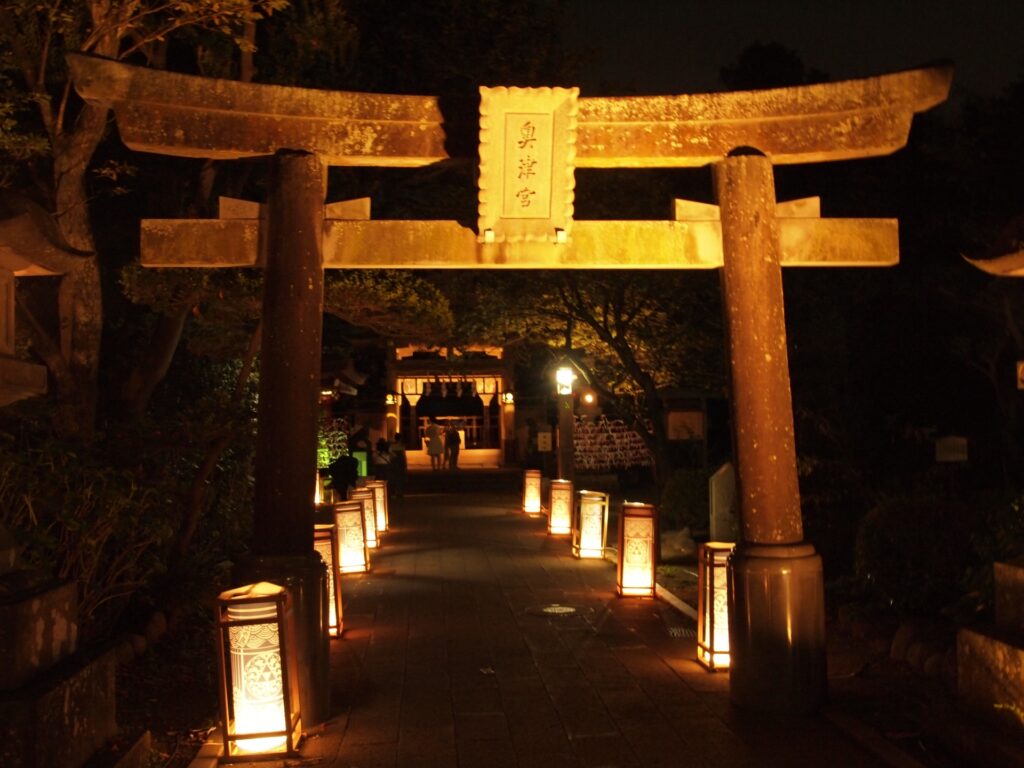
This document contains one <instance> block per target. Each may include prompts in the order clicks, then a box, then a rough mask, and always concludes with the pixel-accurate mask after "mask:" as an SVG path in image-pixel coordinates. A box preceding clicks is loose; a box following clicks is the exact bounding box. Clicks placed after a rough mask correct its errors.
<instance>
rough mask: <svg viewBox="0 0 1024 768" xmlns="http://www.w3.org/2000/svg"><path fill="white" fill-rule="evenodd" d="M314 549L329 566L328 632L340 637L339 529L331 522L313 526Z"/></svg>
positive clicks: (332, 635)
mask: <svg viewBox="0 0 1024 768" xmlns="http://www.w3.org/2000/svg"><path fill="white" fill-rule="evenodd" d="M313 549H315V550H316V551H317V554H319V555H320V558H321V559H322V560H323V561H324V565H326V566H327V610H328V617H327V633H328V634H329V635H330V636H331V637H340V636H341V631H342V620H341V616H342V614H341V578H340V576H341V574H340V573H339V571H338V529H337V527H335V526H334V525H331V524H316V525H314V526H313Z"/></svg>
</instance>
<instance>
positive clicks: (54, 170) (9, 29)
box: [0, 0, 285, 440]
mask: <svg viewBox="0 0 1024 768" xmlns="http://www.w3.org/2000/svg"><path fill="white" fill-rule="evenodd" d="M284 2H285V0H196V1H195V2H188V3H170V2H162V1H161V0H77V1H76V0H71V1H64V0H56V1H55V2H51V3H47V2H42V1H41V0H5V2H4V3H3V4H0V42H2V44H3V47H4V48H5V49H6V50H7V51H9V52H10V56H9V57H7V58H5V60H4V61H3V62H2V64H3V66H4V67H5V71H4V72H3V76H4V77H5V78H6V80H7V82H9V83H14V84H16V89H15V90H14V91H13V93H12V94H11V96H9V97H7V98H5V99H4V100H3V103H2V105H0V115H6V116H7V119H6V121H5V122H3V123H0V126H2V129H3V132H4V134H3V135H4V141H3V142H2V146H3V147H4V149H6V150H7V151H6V153H5V157H4V161H5V171H4V177H5V178H6V179H7V180H8V181H10V180H12V179H19V180H20V181H21V182H22V184H28V183H31V187H32V190H31V191H32V192H33V193H34V195H35V196H38V197H39V198H40V199H41V201H42V202H43V206H44V208H45V209H46V210H47V211H48V213H49V215H50V217H51V219H52V225H53V228H52V236H53V239H54V240H55V241H56V244H58V245H60V246H62V248H63V249H64V254H66V255H60V256H53V257H52V261H54V262H55V263H51V264H47V266H48V267H50V268H51V269H53V270H54V271H56V272H59V273H60V274H62V275H63V278H62V280H61V285H60V296H59V311H60V338H59V339H53V338H47V335H45V334H43V333H42V332H41V330H40V329H41V328H42V326H41V325H40V324H38V323H35V324H33V328H35V329H37V332H36V333H35V339H34V342H35V344H36V345H37V346H38V347H39V348H40V352H41V354H42V357H43V358H44V360H45V362H46V363H47V365H48V367H49V368H50V370H51V372H52V373H53V376H54V380H55V381H56V383H57V398H58V403H59V408H58V420H59V426H60V428H61V430H62V432H63V433H64V434H65V436H69V437H70V436H74V437H78V438H81V439H84V440H90V439H91V438H92V435H93V430H94V427H95V412H96V400H97V389H96V387H97V371H98V365H99V350H100V341H101V336H102V329H103V305H102V289H101V275H100V266H101V265H100V259H99V256H98V254H97V252H96V243H95V237H94V233H93V228H92V222H91V221H90V218H89V202H90V189H89V178H88V170H89V164H90V161H91V159H92V158H93V155H94V153H95V152H96V149H97V147H98V146H99V145H100V142H101V141H102V140H103V138H104V136H105V135H106V132H107V128H108V115H107V109H106V108H105V107H101V106H96V105H91V104H85V103H83V102H81V101H80V100H79V99H77V98H76V97H75V96H74V92H73V89H72V87H71V84H70V83H69V82H68V79H67V69H66V66H65V63H64V59H63V54H64V53H65V52H69V51H77V52H81V53H91V54H96V55H99V56H106V57H108V58H113V59H122V60H124V59H127V60H131V61H140V60H141V61H144V62H146V63H149V64H159V63H161V62H162V61H163V59H164V57H165V55H166V48H167V41H168V37H169V36H170V35H173V34H175V33H178V32H180V31H182V30H186V29H190V30H196V29H201V30H209V31H212V32H216V33H218V34H223V35H227V36H229V37H232V38H233V39H234V40H235V41H236V42H237V43H238V44H239V45H241V46H243V47H251V43H250V42H248V41H247V40H246V39H245V34H244V32H245V28H246V25H247V24H249V23H251V22H253V21H254V20H255V19H256V18H258V17H259V16H260V15H262V14H263V13H269V12H271V11H272V10H274V9H278V8H281V7H283V5H284ZM29 102H31V103H32V105H33V106H34V107H35V110H34V115H33V116H32V119H31V120H29V115H28V114H27V112H26V111H25V109H24V108H25V106H26V105H27V104H28V103H29ZM44 142H45V144H46V146H47V148H48V151H46V152H43V151H42V146H43V143H44ZM12 165H16V166H17V167H16V168H14V167H12ZM107 173H116V169H108V170H107Z"/></svg>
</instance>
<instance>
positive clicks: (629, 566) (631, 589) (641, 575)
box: [617, 501, 658, 597]
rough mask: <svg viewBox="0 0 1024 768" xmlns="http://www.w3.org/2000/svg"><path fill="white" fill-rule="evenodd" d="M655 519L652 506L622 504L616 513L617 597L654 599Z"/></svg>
mask: <svg viewBox="0 0 1024 768" xmlns="http://www.w3.org/2000/svg"><path fill="white" fill-rule="evenodd" d="M657 561H658V518H657V516H656V514H655V510H654V505H653V504H642V503H640V502H636V501H625V502H623V503H622V509H621V510H620V511H619V565H618V569H617V570H618V584H617V586H618V590H619V594H620V595H623V596H627V597H654V568H655V566H656V565H657Z"/></svg>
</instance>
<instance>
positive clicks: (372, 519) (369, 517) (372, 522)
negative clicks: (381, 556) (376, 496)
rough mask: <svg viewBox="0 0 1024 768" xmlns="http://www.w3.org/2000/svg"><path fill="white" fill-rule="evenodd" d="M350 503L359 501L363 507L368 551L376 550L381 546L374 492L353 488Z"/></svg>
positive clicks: (349, 497)
mask: <svg viewBox="0 0 1024 768" xmlns="http://www.w3.org/2000/svg"><path fill="white" fill-rule="evenodd" d="M348 500H349V501H358V502H359V503H360V504H362V505H363V518H364V520H365V523H364V527H363V532H364V533H365V535H366V547H367V549H376V548H377V547H378V546H380V540H379V539H378V538H377V511H376V510H375V509H374V502H373V491H372V490H370V489H369V488H366V487H363V488H353V489H352V490H351V491H349V494H348Z"/></svg>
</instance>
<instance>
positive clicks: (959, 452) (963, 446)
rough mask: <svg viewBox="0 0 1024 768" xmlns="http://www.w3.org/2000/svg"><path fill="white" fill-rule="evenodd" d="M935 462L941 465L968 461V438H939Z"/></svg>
mask: <svg viewBox="0 0 1024 768" xmlns="http://www.w3.org/2000/svg"><path fill="white" fill-rule="evenodd" d="M935 461H937V462H939V463H940V464H958V463H962V462H965V461H967V438H966V437H959V436H957V435H949V436H948V437H940V438H938V439H937V440H936V441H935Z"/></svg>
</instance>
